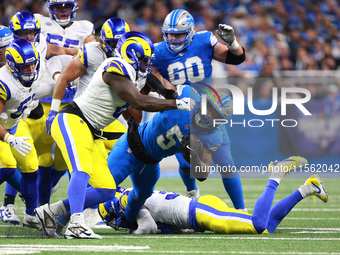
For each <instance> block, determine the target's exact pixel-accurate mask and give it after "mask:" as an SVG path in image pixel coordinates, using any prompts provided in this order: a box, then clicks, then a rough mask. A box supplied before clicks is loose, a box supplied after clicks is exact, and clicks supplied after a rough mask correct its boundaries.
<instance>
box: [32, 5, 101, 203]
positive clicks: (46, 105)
mask: <svg viewBox="0 0 340 255" xmlns="http://www.w3.org/2000/svg"><path fill="white" fill-rule="evenodd" d="M77 4H78V3H77V0H47V8H48V11H49V15H50V17H44V16H42V15H40V14H36V17H37V19H38V20H39V22H40V25H41V33H42V34H43V35H44V36H45V37H46V41H47V43H50V44H54V45H58V46H61V47H65V48H69V49H73V50H75V51H76V52H77V51H78V49H79V48H80V46H81V45H83V44H84V43H87V42H91V41H95V37H94V35H93V34H94V25H93V24H92V23H91V22H90V21H86V20H82V21H73V19H74V18H75V16H76V10H77ZM75 54H76V53H75ZM71 59H72V56H70V55H60V56H54V57H52V58H50V59H48V61H47V62H46V67H47V71H48V73H46V74H45V76H44V77H43V80H42V82H43V83H45V84H44V87H45V88H46V89H47V90H48V91H47V92H46V94H49V95H51V93H52V91H53V88H54V86H55V81H56V80H57V79H58V76H59V75H60V72H61V71H62V70H63V68H64V67H65V66H66V65H67V63H68V62H70V61H71ZM51 74H54V76H51ZM52 78H53V79H52ZM75 93H76V88H75V87H71V86H70V88H69V89H67V90H66V93H65V95H64V98H63V100H62V101H61V103H62V104H61V107H63V106H65V105H66V104H67V103H70V102H72V100H73V97H74V95H75ZM40 102H41V105H42V107H43V112H44V114H45V118H47V115H48V113H49V111H50V107H51V102H52V98H51V97H47V98H43V99H41V100H40ZM58 110H59V109H58ZM37 132H39V134H40V136H41V137H43V139H44V142H43V143H42V145H43V148H44V153H43V154H42V156H41V157H40V158H39V166H40V168H39V190H41V192H39V202H40V204H45V203H48V202H49V199H50V196H51V189H52V187H51V186H55V185H56V184H57V182H58V180H59V179H60V178H61V177H62V176H63V175H64V173H65V171H66V169H67V166H66V164H65V162H64V159H63V158H62V155H61V152H60V150H59V148H58V147H56V149H55V153H54V160H53V159H52V148H53V143H54V140H53V139H52V137H51V136H50V135H47V134H46V119H44V120H43V121H42V123H41V126H40V127H39V130H38V131H37ZM46 180H52V185H51V181H46Z"/></svg>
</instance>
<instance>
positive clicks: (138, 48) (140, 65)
mask: <svg viewBox="0 0 340 255" xmlns="http://www.w3.org/2000/svg"><path fill="white" fill-rule="evenodd" d="M115 51H116V53H117V54H118V56H119V57H113V58H108V59H106V60H104V61H103V63H102V64H101V65H100V66H99V68H98V70H97V71H96V72H95V74H94V75H93V78H92V80H91V82H90V84H89V85H88V86H87V88H86V89H85V91H84V92H83V93H82V94H81V95H80V96H79V97H78V98H76V99H75V100H74V101H73V102H72V103H71V104H69V105H67V106H65V107H64V108H63V109H62V110H61V111H60V112H59V113H58V114H57V116H56V118H55V121H53V123H52V127H51V133H52V137H53V138H54V140H55V141H56V143H57V145H58V146H59V148H60V150H61V152H62V154H63V157H64V159H65V160H66V163H67V166H68V169H69V171H70V173H71V179H70V183H69V187H68V199H66V200H64V201H60V202H57V203H54V204H52V205H50V206H49V205H44V206H42V207H39V208H37V209H36V211H35V214H36V216H37V217H38V218H39V219H40V221H41V223H42V224H43V226H44V229H45V231H46V232H47V233H48V234H49V235H53V234H54V232H55V223H54V218H55V216H58V215H61V214H65V213H66V212H67V211H69V210H70V211H71V220H70V223H69V224H68V227H67V229H66V232H65V237H66V238H94V239H98V238H101V237H100V236H99V235H97V234H95V233H94V232H93V231H92V229H90V228H89V227H88V226H86V224H85V222H84V215H83V209H84V208H87V207H89V206H92V205H95V204H98V203H100V202H104V201H107V200H109V199H112V198H113V197H114V194H115V188H116V185H115V181H114V179H113V177H112V175H111V173H110V170H109V168H108V165H107V161H106V156H105V155H104V154H103V153H102V150H101V149H100V148H98V144H97V143H95V139H97V138H103V137H105V138H108V139H110V136H111V135H112V133H109V132H104V131H103V128H104V127H106V126H107V125H109V124H110V123H111V122H112V121H114V120H115V119H116V118H118V117H119V116H120V114H121V113H122V112H123V111H124V110H125V109H127V108H128V107H129V105H131V106H132V107H134V108H136V109H140V110H146V111H162V110H170V109H180V110H187V111H189V110H191V109H192V107H193V106H194V104H193V102H192V101H191V100H190V98H183V99H178V100H163V99H157V98H153V97H150V96H146V95H142V94H141V93H140V91H139V90H138V89H137V86H136V84H135V82H136V81H137V80H138V81H143V80H144V79H146V78H147V76H148V75H149V74H150V73H151V71H152V69H151V67H150V64H151V60H152V57H153V53H154V48H153V43H152V42H151V40H150V39H149V38H148V37H147V36H146V35H144V34H142V33H139V32H127V33H125V34H124V35H123V36H121V38H120V39H119V41H118V43H117V47H116V50H115ZM87 183H89V184H90V185H91V187H90V188H88V189H87V190H86V186H87ZM51 225H52V229H49V226H51Z"/></svg>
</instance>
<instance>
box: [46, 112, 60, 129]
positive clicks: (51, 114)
mask: <svg viewBox="0 0 340 255" xmlns="http://www.w3.org/2000/svg"><path fill="white" fill-rule="evenodd" d="M57 114H58V112H57V111H53V110H51V111H50V112H49V113H48V115H47V119H46V133H47V134H48V135H51V127H52V123H53V120H54V118H55V116H57Z"/></svg>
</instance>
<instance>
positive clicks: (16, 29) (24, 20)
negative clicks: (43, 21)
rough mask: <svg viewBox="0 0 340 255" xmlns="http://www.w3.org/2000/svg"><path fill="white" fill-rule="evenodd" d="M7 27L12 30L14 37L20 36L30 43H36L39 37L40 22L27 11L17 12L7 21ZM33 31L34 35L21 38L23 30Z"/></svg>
mask: <svg viewBox="0 0 340 255" xmlns="http://www.w3.org/2000/svg"><path fill="white" fill-rule="evenodd" d="M9 28H10V29H11V30H12V32H13V34H14V37H15V38H16V39H19V38H22V39H26V40H28V41H30V42H31V43H38V42H39V39H40V31H41V27H40V23H39V20H38V19H37V18H36V17H35V16H34V14H33V13H30V12H28V11H21V12H17V13H16V14H15V15H14V16H13V17H12V18H11V20H10V22H9ZM25 31H34V37H32V38H23V32H25Z"/></svg>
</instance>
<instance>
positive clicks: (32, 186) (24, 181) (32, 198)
mask: <svg viewBox="0 0 340 255" xmlns="http://www.w3.org/2000/svg"><path fill="white" fill-rule="evenodd" d="M21 175H22V178H21V195H22V196H23V198H24V199H25V203H26V213H27V214H29V215H32V216H34V214H33V211H34V209H35V208H37V206H38V189H37V179H38V172H37V171H35V172H34V173H22V174H21Z"/></svg>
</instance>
